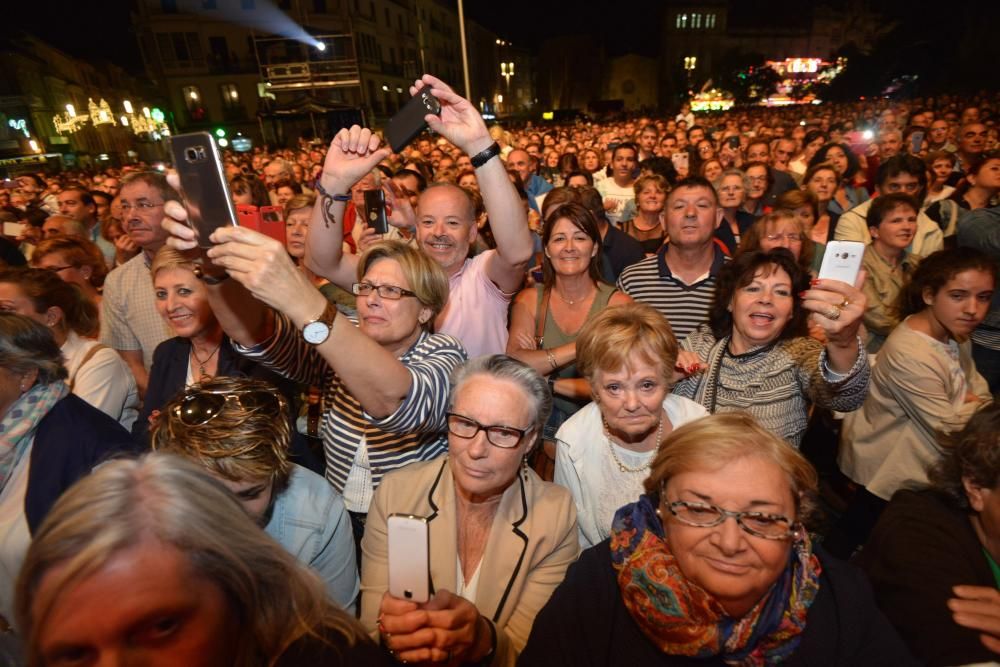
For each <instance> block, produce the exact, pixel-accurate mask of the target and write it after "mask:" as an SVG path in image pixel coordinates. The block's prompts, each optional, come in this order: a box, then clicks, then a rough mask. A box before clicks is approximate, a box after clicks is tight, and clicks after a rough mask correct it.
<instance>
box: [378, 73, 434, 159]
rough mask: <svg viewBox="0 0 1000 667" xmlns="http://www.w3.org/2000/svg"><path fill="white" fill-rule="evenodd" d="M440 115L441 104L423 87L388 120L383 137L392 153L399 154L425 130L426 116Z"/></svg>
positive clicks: (429, 89) (428, 88) (427, 88)
mask: <svg viewBox="0 0 1000 667" xmlns="http://www.w3.org/2000/svg"><path fill="white" fill-rule="evenodd" d="M429 113H431V114H434V115H436V116H440V115H441V103H440V102H438V100H437V98H436V97H434V95H433V94H432V93H431V87H430V86H424V87H423V88H421V89H420V90H418V91H417V93H416V94H415V95H414V96H413V97H411V98H410V101H409V102H407V103H406V104H404V105H403V108H402V109H400V110H399V112H398V113H397V114H396V115H395V116H393V117H392V118H390V119H389V123H388V124H387V125H386V128H385V136H386V138H388V140H389V145H390V146H392V150H393V152H394V153H401V152H402V151H403V149H404V148H406V147H407V146H409V145H410V142H411V141H413V140H414V139H416V138H417V137H418V136H419V135H420V133H422V132H423V131H424V130H426V129H427V121H426V120H424V118H425V116H427V114H429Z"/></svg>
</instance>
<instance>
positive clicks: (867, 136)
mask: <svg viewBox="0 0 1000 667" xmlns="http://www.w3.org/2000/svg"><path fill="white" fill-rule="evenodd" d="M874 136H875V135H874V134H873V133H872V131H871V130H865V131H864V132H862V133H861V137H862V138H863V139H864V140H865V141H868V140H869V139H871V138H872V137H874Z"/></svg>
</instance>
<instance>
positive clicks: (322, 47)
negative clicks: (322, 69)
mask: <svg viewBox="0 0 1000 667" xmlns="http://www.w3.org/2000/svg"><path fill="white" fill-rule="evenodd" d="M316 50H317V51H326V44H324V43H323V42H316Z"/></svg>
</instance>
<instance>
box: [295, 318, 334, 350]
mask: <svg viewBox="0 0 1000 667" xmlns="http://www.w3.org/2000/svg"><path fill="white" fill-rule="evenodd" d="M329 336H330V327H329V325H327V323H326V322H310V323H308V324H307V325H305V326H304V327H303V328H302V337H303V338H305V340H306V342H307V343H312V344H313V345H319V344H320V343H322V342H323V341H325V340H326V339H327V338H328V337H329Z"/></svg>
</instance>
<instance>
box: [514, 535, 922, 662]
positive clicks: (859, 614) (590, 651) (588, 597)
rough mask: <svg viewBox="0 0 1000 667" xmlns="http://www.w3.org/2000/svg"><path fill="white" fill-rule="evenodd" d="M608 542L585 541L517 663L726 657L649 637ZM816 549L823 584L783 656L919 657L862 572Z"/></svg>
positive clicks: (816, 659) (818, 658) (809, 659)
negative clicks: (695, 654) (695, 653)
mask: <svg viewBox="0 0 1000 667" xmlns="http://www.w3.org/2000/svg"><path fill="white" fill-rule="evenodd" d="M608 545H609V541H608V540H605V541H603V542H601V543H600V544H597V545H595V546H593V547H591V548H590V549H587V550H586V551H584V552H583V554H582V555H581V556H580V560H578V561H577V562H576V563H574V564H573V565H571V566H570V568H569V572H568V573H567V574H566V579H565V581H563V583H562V584H561V585H560V586H559V588H557V589H556V591H555V593H553V594H552V597H551V598H550V599H549V602H548V604H546V605H545V607H544V608H543V609H542V611H541V612H540V613H539V614H538V616H536V617H535V625H534V627H533V628H532V630H531V636H530V637H529V638H528V644H527V645H526V646H525V647H524V650H523V651H522V652H521V657H520V660H519V661H518V665H521V666H522V667H524V666H533V665H538V666H539V667H550V666H551V665H574V667H583V666H586V665H594V667H597V666H600V667H612V666H614V665H621V666H622V667H626V666H627V667H632V666H633V665H690V666H691V667H695V666H697V667H710V666H711V667H714V666H715V665H719V666H722V665H724V663H723V662H722V661H721V660H720V659H718V658H715V659H708V660H705V659H695V658H688V657H684V656H670V655H666V654H664V653H662V652H661V651H660V650H659V649H658V648H657V647H656V646H654V645H653V644H652V643H651V642H650V641H649V640H647V639H646V636H645V635H644V634H642V631H641V630H640V629H639V626H638V625H636V623H635V621H633V620H632V617H631V615H629V613H628V610H627V609H626V608H625V604H624V603H623V602H622V596H621V591H620V589H619V588H618V582H617V581H616V579H615V571H614V570H613V569H612V567H611V550H610V547H609V546H608ZM817 555H818V556H819V558H820V563H821V564H822V566H823V574H822V575H821V581H820V592H819V594H818V595H817V596H816V600H815V601H814V602H813V604H812V606H811V607H810V608H809V616H808V618H807V621H806V630H805V632H804V633H803V634H802V641H801V643H800V644H799V647H798V649H797V650H796V651H795V653H794V654H793V655H792V657H791V658H790V659H789V660H788V661H787V662H785V663H783V664H784V665H830V666H831V667H833V666H838V667H839V666H841V665H893V666H894V667H902V666H906V665H916V664H917V663H916V662H915V661H914V660H913V658H911V657H910V655H909V653H908V652H907V650H906V646H904V645H903V642H902V641H901V640H900V639H899V636H898V635H897V634H896V632H895V630H893V629H892V626H891V625H889V622H888V621H887V620H886V618H885V616H883V615H882V613H881V612H880V611H879V610H878V608H877V607H876V606H875V601H874V600H873V599H872V594H871V589H870V588H869V587H868V583H867V581H865V578H864V575H863V574H862V573H861V572H860V571H859V570H857V569H856V568H854V567H852V566H850V565H848V564H846V563H844V562H842V561H839V560H837V559H835V558H833V557H831V556H827V555H825V553H824V552H823V551H822V549H821V548H817Z"/></svg>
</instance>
